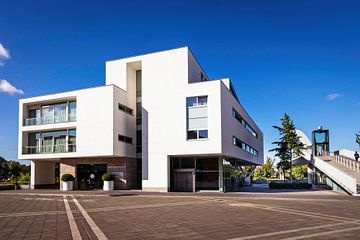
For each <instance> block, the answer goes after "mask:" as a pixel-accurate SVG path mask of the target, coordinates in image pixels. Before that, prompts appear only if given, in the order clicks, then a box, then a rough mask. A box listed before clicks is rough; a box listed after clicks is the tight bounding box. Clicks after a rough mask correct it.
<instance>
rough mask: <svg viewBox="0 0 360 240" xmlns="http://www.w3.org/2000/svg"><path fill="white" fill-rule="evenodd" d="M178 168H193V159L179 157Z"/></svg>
mask: <svg viewBox="0 0 360 240" xmlns="http://www.w3.org/2000/svg"><path fill="white" fill-rule="evenodd" d="M180 168H195V159H194V158H180Z"/></svg>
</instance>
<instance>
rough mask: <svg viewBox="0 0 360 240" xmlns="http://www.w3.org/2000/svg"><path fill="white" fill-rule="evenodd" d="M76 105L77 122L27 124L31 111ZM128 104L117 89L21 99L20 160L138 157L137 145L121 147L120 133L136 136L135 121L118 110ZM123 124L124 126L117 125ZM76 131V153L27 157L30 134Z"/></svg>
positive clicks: (91, 89) (111, 87) (107, 88)
mask: <svg viewBox="0 0 360 240" xmlns="http://www.w3.org/2000/svg"><path fill="white" fill-rule="evenodd" d="M69 100H74V101H76V120H75V121H64V122H62V123H53V124H39V125H30V126H26V125H25V124H24V121H25V119H26V118H27V117H26V111H27V110H28V108H29V107H36V106H41V105H49V104H52V103H58V102H66V101H69ZM118 102H122V103H125V104H126V94H125V92H124V91H123V90H121V89H120V88H118V87H116V86H114V85H107V86H104V87H96V88H89V89H84V90H78V91H71V92H65V93H58V94H52V95H46V96H39V97H33V98H27V99H21V100H20V104H19V116H20V119H19V148H18V156H19V159H22V160H25V159H27V160H37V159H59V158H76V157H106V156H129V157H135V147H134V146H133V145H124V144H120V143H119V141H118V140H117V133H122V134H124V135H128V136H131V137H133V138H135V136H134V132H135V131H134V130H135V124H134V121H133V117H132V116H129V115H128V114H125V113H123V112H121V111H118V110H117V107H118V106H117V103H118ZM117 122H122V123H123V124H115V123H117ZM66 129H75V130H76V151H74V152H59V153H39V154H25V153H24V148H25V147H26V146H27V140H26V137H27V135H28V133H29V132H39V131H43V132H45V131H60V130H66Z"/></svg>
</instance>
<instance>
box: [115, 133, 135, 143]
mask: <svg viewBox="0 0 360 240" xmlns="http://www.w3.org/2000/svg"><path fill="white" fill-rule="evenodd" d="M118 140H119V141H120V142H124V143H128V144H133V138H132V137H128V136H125V135H121V134H118Z"/></svg>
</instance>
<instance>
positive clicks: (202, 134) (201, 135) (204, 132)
mask: <svg viewBox="0 0 360 240" xmlns="http://www.w3.org/2000/svg"><path fill="white" fill-rule="evenodd" d="M199 138H208V130H200V131H199Z"/></svg>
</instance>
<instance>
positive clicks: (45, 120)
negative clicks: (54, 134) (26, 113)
mask: <svg viewBox="0 0 360 240" xmlns="http://www.w3.org/2000/svg"><path fill="white" fill-rule="evenodd" d="M75 121H76V113H71V114H68V115H67V116H66V115H59V116H55V115H54V114H52V115H50V116H45V117H38V118H25V119H24V126H33V125H45V124H53V123H65V122H75Z"/></svg>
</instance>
